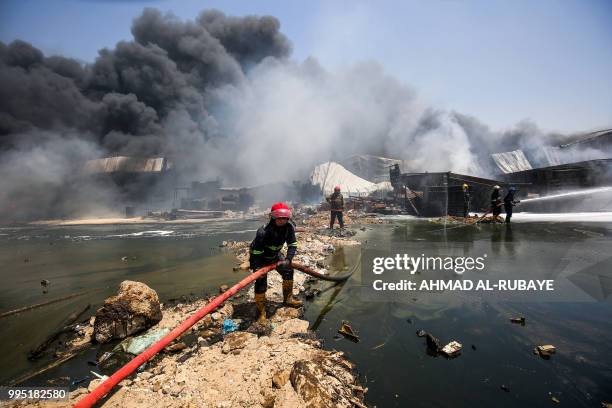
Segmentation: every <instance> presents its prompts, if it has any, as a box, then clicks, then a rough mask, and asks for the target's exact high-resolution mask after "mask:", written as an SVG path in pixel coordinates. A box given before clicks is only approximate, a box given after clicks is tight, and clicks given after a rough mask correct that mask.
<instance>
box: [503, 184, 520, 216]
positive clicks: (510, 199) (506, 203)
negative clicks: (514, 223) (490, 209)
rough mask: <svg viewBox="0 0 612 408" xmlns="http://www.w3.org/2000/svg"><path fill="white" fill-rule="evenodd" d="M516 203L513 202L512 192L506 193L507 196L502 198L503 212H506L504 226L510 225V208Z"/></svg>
mask: <svg viewBox="0 0 612 408" xmlns="http://www.w3.org/2000/svg"><path fill="white" fill-rule="evenodd" d="M516 203H517V202H516V201H514V190H510V191H508V194H506V196H505V197H504V210H506V224H510V219H511V218H512V207H514V205H515V204H516Z"/></svg>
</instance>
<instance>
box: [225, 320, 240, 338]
mask: <svg viewBox="0 0 612 408" xmlns="http://www.w3.org/2000/svg"><path fill="white" fill-rule="evenodd" d="M236 330H238V325H237V324H236V322H235V321H233V320H232V319H225V320H224V321H223V334H224V335H226V334H228V333H231V332H233V331H236Z"/></svg>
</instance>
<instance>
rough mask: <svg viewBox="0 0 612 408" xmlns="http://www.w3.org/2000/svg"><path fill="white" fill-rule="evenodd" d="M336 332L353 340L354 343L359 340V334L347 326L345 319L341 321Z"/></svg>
mask: <svg viewBox="0 0 612 408" xmlns="http://www.w3.org/2000/svg"><path fill="white" fill-rule="evenodd" d="M338 333H340V334H342V335H343V336H344V337H346V338H348V339H349V340H352V341H354V342H355V343H357V342H358V341H359V336H358V335H357V334H356V333H355V332H354V331H353V328H352V327H351V326H349V324H348V322H347V321H343V322H342V325H341V326H340V329H339V330H338Z"/></svg>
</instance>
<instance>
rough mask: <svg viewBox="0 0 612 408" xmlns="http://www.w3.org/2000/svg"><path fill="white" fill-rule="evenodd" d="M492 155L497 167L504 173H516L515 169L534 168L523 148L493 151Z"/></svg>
mask: <svg viewBox="0 0 612 408" xmlns="http://www.w3.org/2000/svg"><path fill="white" fill-rule="evenodd" d="M491 157H492V158H493V161H494V162H495V164H496V165H497V167H499V169H500V170H501V171H502V172H504V173H514V172H515V171H524V170H531V169H532V168H533V167H531V163H529V160H527V157H525V153H523V151H522V150H514V151H511V152H504V153H493V154H492V155H491Z"/></svg>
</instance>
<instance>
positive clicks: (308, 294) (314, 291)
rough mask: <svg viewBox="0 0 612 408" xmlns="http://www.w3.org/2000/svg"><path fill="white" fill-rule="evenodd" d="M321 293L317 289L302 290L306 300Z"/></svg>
mask: <svg viewBox="0 0 612 408" xmlns="http://www.w3.org/2000/svg"><path fill="white" fill-rule="evenodd" d="M320 293H321V291H320V290H319V289H306V290H305V291H304V297H305V298H306V299H307V300H311V299H313V298H314V297H315V296H318V295H319V294H320Z"/></svg>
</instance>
